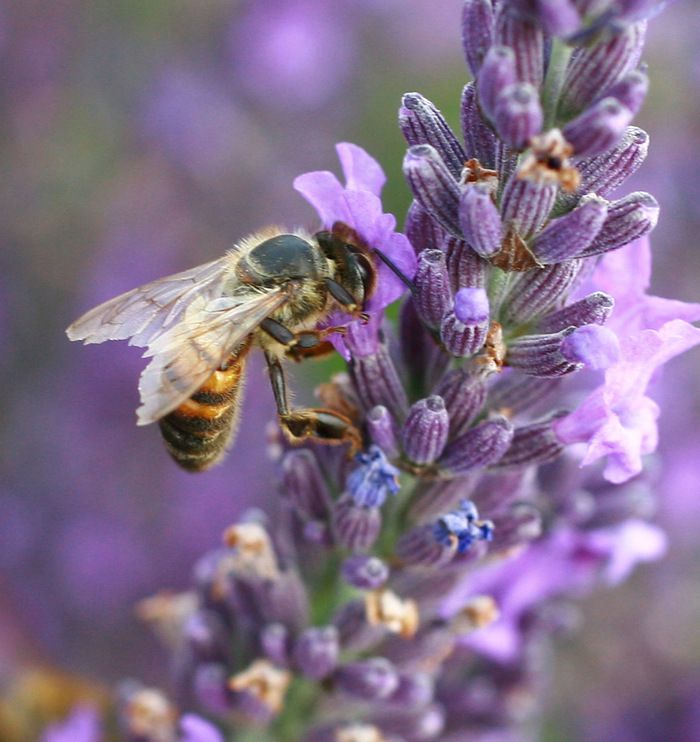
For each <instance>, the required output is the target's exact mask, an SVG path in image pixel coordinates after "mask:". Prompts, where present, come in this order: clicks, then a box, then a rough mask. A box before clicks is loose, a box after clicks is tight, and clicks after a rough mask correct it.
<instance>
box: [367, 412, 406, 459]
mask: <svg viewBox="0 0 700 742" xmlns="http://www.w3.org/2000/svg"><path fill="white" fill-rule="evenodd" d="M367 430H368V432H369V435H370V438H371V439H372V441H373V442H374V443H375V444H376V445H377V446H379V448H381V449H382V451H384V453H385V454H386V455H387V456H389V457H390V458H393V457H394V456H397V455H398V452H399V445H398V439H397V437H396V423H395V422H394V419H393V418H392V416H391V413H390V412H389V410H387V408H386V407H384V406H382V405H377V406H376V407H372V409H371V410H370V411H369V412H368V413H367Z"/></svg>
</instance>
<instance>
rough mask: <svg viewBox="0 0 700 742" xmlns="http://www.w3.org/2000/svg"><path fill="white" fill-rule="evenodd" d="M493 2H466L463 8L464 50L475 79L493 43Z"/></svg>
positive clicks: (471, 0)
mask: <svg viewBox="0 0 700 742" xmlns="http://www.w3.org/2000/svg"><path fill="white" fill-rule="evenodd" d="M493 23H494V19H493V7H492V5H491V0H465V3H464V5H463V6H462V48H463V49H464V56H465V58H466V60H467V64H468V65H469V69H470V70H471V72H472V75H473V76H474V77H476V76H477V74H478V73H479V70H480V68H481V64H482V61H483V59H484V55H485V54H486V52H487V51H488V49H489V47H490V46H491V43H492V41H493Z"/></svg>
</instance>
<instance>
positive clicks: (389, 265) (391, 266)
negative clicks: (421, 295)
mask: <svg viewBox="0 0 700 742" xmlns="http://www.w3.org/2000/svg"><path fill="white" fill-rule="evenodd" d="M372 252H373V253H374V254H375V255H376V256H377V257H378V258H379V259H380V260H381V261H382V263H384V265H386V266H387V268H389V270H391V272H392V273H393V274H394V275H395V276H396V277H397V278H398V279H399V281H401V283H403V284H405V285H406V286H407V287H408V290H409V291H410V292H411V294H415V293H416V284H415V283H413V281H412V280H411V279H410V278H409V277H408V276H407V275H406V274H405V273H404V272H403V271H402V270H401V268H399V267H398V266H397V265H396V264H395V263H394V262H393V261H392V260H391V258H389V257H387V256H386V255H385V254H384V253H383V252H382V251H381V250H379V249H377V248H376V247H373V248H372Z"/></svg>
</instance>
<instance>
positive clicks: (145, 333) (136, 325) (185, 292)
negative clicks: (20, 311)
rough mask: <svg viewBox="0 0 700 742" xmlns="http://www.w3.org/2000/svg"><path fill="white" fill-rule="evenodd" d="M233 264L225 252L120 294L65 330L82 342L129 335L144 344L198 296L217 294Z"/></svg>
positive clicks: (160, 331)
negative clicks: (216, 258) (218, 256)
mask: <svg viewBox="0 0 700 742" xmlns="http://www.w3.org/2000/svg"><path fill="white" fill-rule="evenodd" d="M232 265H235V257H234V256H232V255H231V254H228V255H225V256H224V257H222V258H219V259H218V260H214V261H212V262H211V263H205V264H204V265H199V266H197V267H196V268H190V270H186V271H183V272H182V273H176V274H175V275H173V276H167V277H166V278H161V279H159V280H157V281H153V282H151V283H147V284H145V285H144V286H140V287H139V288H137V289H133V290H132V291H128V292H127V293H126V294H121V295H120V296H117V297H115V298H114V299H110V300H109V301H106V302H105V303H104V304H100V305H99V306H98V307H95V308H94V309H91V310H90V311H89V312H87V313H86V314H84V315H83V316H82V317H80V319H78V320H76V321H75V322H74V323H73V324H72V325H71V326H70V327H69V328H68V329H67V330H66V332H67V334H68V337H69V338H70V339H71V340H83V341H84V343H85V345H89V344H90V343H103V342H104V341H105V340H126V339H127V338H131V340H130V342H129V344H130V345H138V346H141V347H144V346H146V345H148V344H149V343H150V342H151V341H152V340H153V339H154V338H155V337H157V336H158V335H159V334H160V333H162V332H163V331H164V330H165V329H167V328H168V327H171V326H174V325H175V324H177V321H178V320H179V319H180V318H181V317H182V316H183V315H184V313H185V311H186V310H187V308H188V307H189V306H190V305H191V304H192V303H193V302H194V301H196V300H198V298H200V297H204V298H205V299H213V298H215V297H216V296H219V295H220V293H221V287H222V284H223V283H224V281H225V279H226V273H227V271H228V270H229V269H230V268H231V267H232Z"/></svg>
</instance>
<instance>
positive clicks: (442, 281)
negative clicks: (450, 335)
mask: <svg viewBox="0 0 700 742" xmlns="http://www.w3.org/2000/svg"><path fill="white" fill-rule="evenodd" d="M414 280H415V284H416V291H415V293H414V297H413V298H414V301H415V305H416V310H417V312H418V315H419V316H420V318H421V319H422V320H423V322H425V324H426V325H428V327H431V328H435V327H440V322H441V321H442V318H443V317H444V315H445V314H446V313H447V312H448V311H449V309H450V307H451V305H452V293H451V291H450V279H449V276H448V275H447V264H446V261H445V253H444V252H442V250H423V252H422V253H420V255H419V256H418V270H417V271H416V276H415V279H414Z"/></svg>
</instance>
